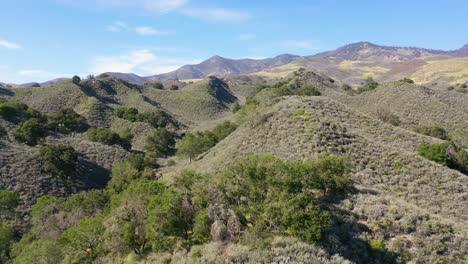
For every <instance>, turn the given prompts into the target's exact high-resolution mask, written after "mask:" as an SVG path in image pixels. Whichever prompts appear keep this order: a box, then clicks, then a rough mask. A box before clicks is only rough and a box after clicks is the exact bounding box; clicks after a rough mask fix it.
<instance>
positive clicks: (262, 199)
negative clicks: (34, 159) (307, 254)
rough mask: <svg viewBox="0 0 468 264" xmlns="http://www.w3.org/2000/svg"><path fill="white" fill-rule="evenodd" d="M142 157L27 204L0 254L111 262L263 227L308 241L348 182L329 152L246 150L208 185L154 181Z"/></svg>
mask: <svg viewBox="0 0 468 264" xmlns="http://www.w3.org/2000/svg"><path fill="white" fill-rule="evenodd" d="M144 160H145V157H144V155H143V154H137V155H134V156H133V157H132V158H130V159H129V160H128V161H124V162H121V163H119V164H116V165H115V166H114V168H113V170H112V178H111V181H110V182H109V183H108V186H107V188H106V189H105V190H102V191H99V190H94V191H90V192H82V193H77V194H74V195H72V196H70V197H69V198H67V199H64V198H58V197H53V196H43V197H41V198H39V199H38V200H37V201H36V204H35V205H34V206H33V208H32V210H31V215H32V217H33V221H32V227H31V229H30V230H29V231H28V232H27V233H26V234H24V235H23V237H22V239H21V240H20V241H18V242H16V243H14V244H13V245H12V242H14V239H13V238H12V237H13V235H10V233H8V232H4V231H3V230H2V227H1V226H0V240H2V239H4V240H6V241H7V243H2V244H1V248H0V250H2V254H6V255H5V259H8V258H12V259H13V263H93V262H106V261H107V262H109V261H110V262H120V261H122V260H123V259H125V258H126V257H127V256H131V255H137V256H138V255H146V254H148V253H149V252H154V253H158V252H168V253H172V252H174V251H175V250H181V249H185V250H189V249H190V248H191V247H192V246H194V245H199V244H204V243H207V242H209V241H227V240H232V241H243V240H245V239H249V237H250V236H251V235H252V234H258V235H259V236H258V239H261V237H262V236H261V234H262V233H263V232H267V231H274V232H277V233H280V234H284V235H286V236H295V237H298V238H301V239H302V240H304V241H308V242H311V241H317V240H320V239H322V238H323V236H324V235H325V231H326V230H327V229H328V228H329V227H330V225H331V222H332V221H333V216H332V214H331V212H330V211H328V210H327V208H326V206H324V203H323V199H324V198H326V196H327V195H330V194H338V193H345V192H347V191H348V190H349V189H350V188H351V180H350V179H349V170H350V167H349V162H348V161H347V160H346V159H344V158H340V157H333V156H331V157H322V158H320V159H319V160H315V161H282V160H279V159H277V158H275V157H273V156H251V157H247V158H245V159H244V160H241V161H239V162H236V163H234V164H233V165H231V166H230V167H228V168H226V169H225V170H224V171H222V172H221V173H220V174H219V175H218V177H216V178H215V179H216V180H215V181H209V177H208V175H202V174H199V173H196V172H193V171H185V172H182V173H179V174H178V175H174V176H172V177H171V179H170V180H169V181H164V180H155V179H153V178H152V177H151V174H150V173H147V172H146V171H147V164H145V162H144ZM5 196H11V195H10V194H7V195H5ZM2 197H3V193H2V192H0V206H2V208H4V206H3V205H4V204H6V205H8V206H9V207H12V208H13V207H15V206H16V204H17V203H16V202H15V201H13V200H14V199H10V198H8V199H3V198H2ZM215 197H216V198H215ZM4 201H6V202H4ZM2 241H3V240H2Z"/></svg>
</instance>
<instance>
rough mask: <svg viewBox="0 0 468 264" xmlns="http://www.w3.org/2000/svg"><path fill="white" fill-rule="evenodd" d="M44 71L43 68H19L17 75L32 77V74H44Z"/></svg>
mask: <svg viewBox="0 0 468 264" xmlns="http://www.w3.org/2000/svg"><path fill="white" fill-rule="evenodd" d="M45 72H46V71H44V70H21V71H19V72H18V74H19V75H23V76H27V77H33V76H38V75H41V74H44V73H45Z"/></svg>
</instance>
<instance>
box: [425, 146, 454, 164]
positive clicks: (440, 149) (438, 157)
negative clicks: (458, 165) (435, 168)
mask: <svg viewBox="0 0 468 264" xmlns="http://www.w3.org/2000/svg"><path fill="white" fill-rule="evenodd" d="M449 146H450V143H442V144H422V145H421V146H419V148H418V154H419V155H421V156H423V157H425V158H427V159H429V160H432V161H435V162H437V163H439V164H442V165H444V166H447V165H448V163H449V157H448V153H447V149H448V147H449Z"/></svg>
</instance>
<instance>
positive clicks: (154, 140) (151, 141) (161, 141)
mask: <svg viewBox="0 0 468 264" xmlns="http://www.w3.org/2000/svg"><path fill="white" fill-rule="evenodd" d="M174 146H175V140H174V134H173V133H172V132H170V131H168V130H167V129H165V128H159V129H157V130H156V131H155V132H154V133H153V134H152V135H150V136H148V137H147V138H146V145H145V149H146V150H147V151H149V152H152V153H154V154H155V155H156V156H158V157H162V156H166V155H168V154H169V153H170V152H171V151H172V149H173V148H174Z"/></svg>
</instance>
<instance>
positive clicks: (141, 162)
mask: <svg viewBox="0 0 468 264" xmlns="http://www.w3.org/2000/svg"><path fill="white" fill-rule="evenodd" d="M128 162H129V163H130V165H132V166H133V167H134V168H135V169H137V170H138V171H143V170H144V169H145V154H142V153H132V154H130V156H129V157H128Z"/></svg>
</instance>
